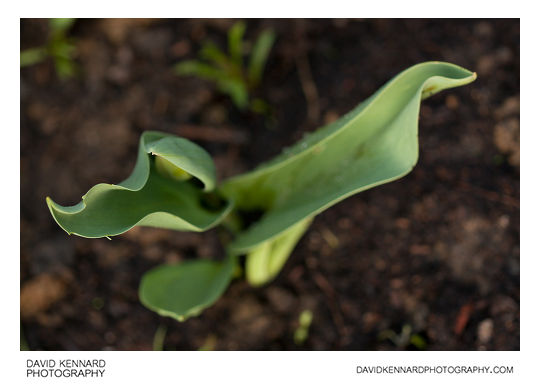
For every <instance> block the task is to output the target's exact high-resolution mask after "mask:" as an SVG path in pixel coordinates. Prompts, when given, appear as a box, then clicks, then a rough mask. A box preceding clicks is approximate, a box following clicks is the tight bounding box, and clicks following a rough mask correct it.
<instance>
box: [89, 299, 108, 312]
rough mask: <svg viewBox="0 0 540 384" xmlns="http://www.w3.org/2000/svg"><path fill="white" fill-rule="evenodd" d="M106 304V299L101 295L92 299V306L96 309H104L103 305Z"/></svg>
mask: <svg viewBox="0 0 540 384" xmlns="http://www.w3.org/2000/svg"><path fill="white" fill-rule="evenodd" d="M104 305H105V301H104V300H103V298H101V297H94V298H93V299H92V307H93V308H94V309H95V310H98V311H101V310H102V309H103V306H104Z"/></svg>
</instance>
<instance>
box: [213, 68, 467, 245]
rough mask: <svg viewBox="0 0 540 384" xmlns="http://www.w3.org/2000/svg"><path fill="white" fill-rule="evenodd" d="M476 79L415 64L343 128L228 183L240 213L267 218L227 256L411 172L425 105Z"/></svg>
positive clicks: (340, 124)
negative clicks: (439, 94) (423, 102)
mask: <svg viewBox="0 0 540 384" xmlns="http://www.w3.org/2000/svg"><path fill="white" fill-rule="evenodd" d="M475 78H476V74H475V73H472V72H470V71H468V70H466V69H464V68H461V67H458V66H456V65H453V64H449V63H443V62H427V63H422V64H418V65H415V66H413V67H411V68H409V69H407V70H406V71H404V72H402V73H400V74H399V75H398V76H396V77H395V78H394V79H392V80H391V81H390V82H388V83H387V84H386V85H385V86H383V87H382V88H381V89H380V90H379V91H377V92H376V93H375V94H374V95H372V96H371V97H370V98H369V99H367V100H366V101H365V102H363V103H361V104H360V105H359V106H357V107H356V108H355V109H353V110H352V111H351V112H350V113H348V114H346V115H345V116H343V117H342V118H341V119H339V120H338V121H336V122H334V123H333V124H330V125H328V126H325V127H323V128H321V129H319V130H318V131H316V132H315V133H313V134H311V135H310V136H308V137H305V138H304V139H303V140H301V141H300V142H299V143H297V144H296V145H294V146H293V147H291V148H289V149H286V150H285V151H284V152H283V153H282V154H281V155H279V156H277V157H276V158H275V159H274V160H272V161H270V162H268V163H266V164H263V165H261V166H259V167H258V168H256V169H255V170H254V171H252V172H250V173H247V174H243V175H240V176H237V177H234V178H232V179H229V180H227V181H225V183H224V184H223V185H222V187H221V189H220V190H221V192H222V193H223V195H224V196H226V197H228V198H229V199H231V200H233V201H234V202H235V204H236V205H237V206H238V208H240V209H242V210H255V209H257V210H262V211H263V212H264V215H263V216H262V218H261V219H260V220H259V221H258V222H256V223H254V224H253V225H251V227H249V228H248V229H247V230H246V231H244V232H243V233H241V234H240V235H239V236H238V237H237V238H236V239H235V240H234V241H233V243H231V244H230V245H229V251H230V252H231V253H232V254H243V253H247V252H250V251H251V250H253V249H254V248H255V247H257V246H258V245H260V244H262V243H264V242H266V241H268V240H271V239H273V238H275V237H277V236H279V235H280V234H281V233H283V232H284V231H286V230H287V229H288V228H291V227H292V226H294V225H295V224H296V223H298V222H300V221H302V220H304V219H306V218H309V217H313V216H315V215H317V214H318V213H320V212H322V211H323V210H325V209H326V208H328V207H330V206H332V205H334V204H336V203H337V202H339V201H341V200H343V199H345V198H347V197H348V196H351V195H353V194H355V193H358V192H360V191H364V190H366V189H369V188H372V187H375V186H377V185H380V184H384V183H388V182H390V181H392V180H396V179H398V178H400V177H402V176H404V175H406V174H407V173H409V172H410V171H411V170H412V168H413V167H414V165H415V164H416V162H417V159H418V114H419V109H420V101H421V100H422V99H423V98H426V97H428V96H430V95H433V94H435V93H437V92H439V91H441V90H443V89H446V88H452V87H457V86H461V85H465V84H468V83H470V82H472V81H474V80H475Z"/></svg>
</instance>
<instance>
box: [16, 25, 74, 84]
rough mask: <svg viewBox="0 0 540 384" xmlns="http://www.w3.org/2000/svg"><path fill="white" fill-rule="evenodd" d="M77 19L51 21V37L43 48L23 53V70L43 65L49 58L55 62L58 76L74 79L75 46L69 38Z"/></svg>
mask: <svg viewBox="0 0 540 384" xmlns="http://www.w3.org/2000/svg"><path fill="white" fill-rule="evenodd" d="M75 20H76V19H49V37H48V40H47V43H46V44H45V45H44V46H41V47H35V48H29V49H25V50H24V51H22V52H21V68H22V67H29V66H31V65H34V64H38V63H41V62H42V61H44V60H46V59H47V58H49V57H50V58H51V59H53V60H54V66H55V69H56V74H57V75H58V77H59V78H61V79H67V78H70V77H73V76H74V75H75V73H76V72H77V66H76V65H75V62H74V60H73V59H74V56H75V50H76V48H75V45H74V43H73V40H72V39H70V38H69V37H68V36H67V32H68V30H69V29H70V28H71V26H72V25H73V24H74V23H75Z"/></svg>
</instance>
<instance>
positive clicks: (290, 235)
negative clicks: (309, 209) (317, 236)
mask: <svg viewBox="0 0 540 384" xmlns="http://www.w3.org/2000/svg"><path fill="white" fill-rule="evenodd" d="M311 221H312V219H311V218H308V219H305V220H302V221H300V222H299V223H297V224H295V225H293V226H292V227H291V228H289V229H287V230H286V231H285V232H283V233H282V234H281V235H279V236H278V237H276V238H274V239H271V240H268V241H265V242H264V243H262V244H259V245H257V246H256V247H255V248H253V249H252V250H251V251H250V252H249V253H248V255H247V259H246V279H247V281H248V282H249V283H250V284H251V285H254V286H257V285H262V284H266V283H267V282H269V281H270V280H272V279H273V278H274V277H275V276H276V275H277V274H278V273H279V271H281V268H283V265H284V264H285V262H286V261H287V259H288V258H289V255H290V254H291V252H292V251H293V249H294V247H295V246H296V244H297V243H298V241H299V240H300V238H301V237H302V235H303V234H304V233H305V232H306V231H307V229H308V228H309V225H310V224H311Z"/></svg>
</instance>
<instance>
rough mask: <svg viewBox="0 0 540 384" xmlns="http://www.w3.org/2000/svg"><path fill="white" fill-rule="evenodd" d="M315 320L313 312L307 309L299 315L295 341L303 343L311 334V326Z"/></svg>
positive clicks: (299, 344)
mask: <svg viewBox="0 0 540 384" xmlns="http://www.w3.org/2000/svg"><path fill="white" fill-rule="evenodd" d="M312 321H313V312H311V311H310V310H308V309H305V310H303V311H302V313H300V316H299V317H298V328H296V330H295V331H294V343H295V344H296V345H298V346H301V345H303V344H304V343H305V342H306V340H307V338H308V336H309V327H310V326H311V322H312Z"/></svg>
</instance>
